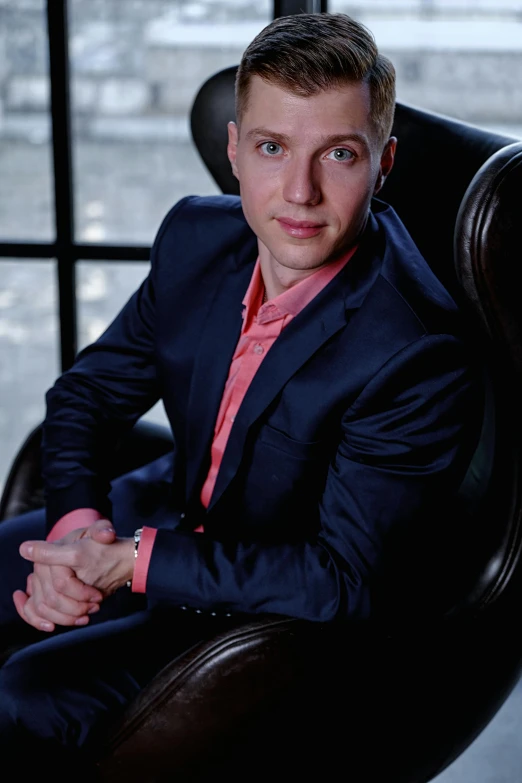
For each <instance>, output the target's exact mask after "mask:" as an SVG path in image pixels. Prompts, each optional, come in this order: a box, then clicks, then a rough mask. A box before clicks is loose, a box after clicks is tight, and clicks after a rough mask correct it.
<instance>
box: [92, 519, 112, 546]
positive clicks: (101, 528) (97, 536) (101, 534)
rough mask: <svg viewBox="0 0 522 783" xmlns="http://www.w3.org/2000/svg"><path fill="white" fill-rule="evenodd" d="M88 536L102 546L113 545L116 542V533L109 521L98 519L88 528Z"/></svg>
mask: <svg viewBox="0 0 522 783" xmlns="http://www.w3.org/2000/svg"><path fill="white" fill-rule="evenodd" d="M86 536H87V537H88V538H92V540H93V541H98V543H100V544H112V542H113V541H115V540H116V531H115V530H114V527H113V526H112V523H111V521H110V520H109V519H98V520H97V521H96V522H94V523H93V524H92V525H90V526H89V527H88V528H87V530H86Z"/></svg>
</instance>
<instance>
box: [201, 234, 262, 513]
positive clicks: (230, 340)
mask: <svg viewBox="0 0 522 783" xmlns="http://www.w3.org/2000/svg"><path fill="white" fill-rule="evenodd" d="M256 256H257V245H256V244H254V245H252V243H251V242H249V243H248V245H247V247H246V248H244V250H243V253H242V258H240V259H238V258H237V257H235V256H233V255H231V256H230V258H229V264H228V269H229V270H231V271H229V272H228V273H226V274H224V275H222V277H221V280H220V281H219V282H218V284H217V286H216V292H215V296H214V298H213V300H212V303H211V304H210V307H209V309H208V312H207V317H206V319H205V322H204V324H203V328H202V330H201V338H200V343H199V349H198V351H197V355H196V358H195V362H194V370H193V374H192V380H191V385H190V392H189V401H188V409H187V423H186V444H187V446H186V453H187V455H188V459H187V466H186V481H187V483H186V497H187V501H188V502H190V500H191V499H192V494H193V492H194V489H195V488H196V486H198V484H199V482H200V481H201V478H202V477H201V475H200V474H201V473H202V471H204V470H205V469H207V470H208V467H209V457H210V447H211V444H212V437H213V434H214V426H215V423H216V419H217V414H218V411H219V405H220V403H221V398H222V395H223V390H224V387H225V383H226V380H227V377H228V372H229V369H230V363H231V361H232V356H233V355H234V351H235V348H236V345H237V341H238V339H239V335H240V332H241V325H242V315H241V314H242V306H241V304H242V301H243V297H244V295H245V292H246V289H247V288H248V284H249V282H250V278H251V276H252V271H253V268H254V262H255V259H256Z"/></svg>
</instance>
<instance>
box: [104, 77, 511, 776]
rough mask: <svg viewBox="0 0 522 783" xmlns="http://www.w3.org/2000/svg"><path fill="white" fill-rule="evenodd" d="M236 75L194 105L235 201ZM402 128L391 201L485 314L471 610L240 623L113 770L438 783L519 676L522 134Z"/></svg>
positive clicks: (186, 677) (465, 598) (209, 648)
mask: <svg viewBox="0 0 522 783" xmlns="http://www.w3.org/2000/svg"><path fill="white" fill-rule="evenodd" d="M235 70H236V69H235V68H228V69H226V70H224V71H222V72H220V73H218V74H216V75H215V76H213V77H211V78H210V79H209V80H208V81H207V82H206V83H205V84H204V85H203V87H202V88H201V89H200V91H199V92H198V94H197V96H196V99H195V101H194V104H193V109H192V114H191V123H192V132H193V137H194V141H195V143H196V146H197V148H198V149H199V152H200V154H201V156H202V158H203V161H204V162H205V164H206V165H207V167H208V170H209V171H210V173H211V174H212V176H213V177H214V179H215V181H216V182H217V184H218V186H219V187H220V188H221V190H222V191H223V192H226V193H237V192H238V188H237V182H236V180H235V179H234V178H233V176H232V174H231V172H230V167H229V164H228V161H227V158H226V123H227V121H228V120H230V119H233V118H234V95H233V93H234V77H235ZM395 134H396V135H397V136H398V137H399V151H398V154H397V163H396V167H395V169H394V171H393V172H392V175H391V176H390V178H389V180H388V182H387V183H386V186H385V189H384V190H383V193H382V197H383V199H384V200H386V201H389V202H390V203H391V204H392V205H393V206H394V207H395V208H396V210H397V212H398V214H399V215H400V217H402V219H403V220H404V222H405V224H406V226H407V227H408V229H409V230H410V232H411V234H412V236H413V237H414V239H415V240H416V242H417V244H418V245H419V247H420V249H421V251H422V252H423V253H424V255H425V257H426V259H427V260H428V262H429V263H430V264H431V265H432V267H433V269H434V271H435V272H436V274H438V275H439V277H440V278H441V279H442V280H443V281H444V282H445V284H446V285H447V286H448V288H449V289H450V290H451V291H452V293H454V295H456V296H457V298H459V299H461V301H462V304H463V306H465V307H467V308H468V309H469V317H470V323H471V324H472V326H473V328H474V329H475V330H476V343H477V347H479V348H480V350H481V352H482V353H483V355H484V358H485V362H484V366H485V369H487V370H488V374H487V378H486V381H487V382H486V384H485V385H486V389H487V391H488V400H489V403H488V405H487V406H486V411H487V415H486V416H485V419H484V422H485V426H484V437H483V438H482V439H481V444H480V446H479V449H477V454H476V460H474V461H473V463H472V466H471V468H472V469H473V470H472V469H470V473H471V476H470V478H471V482H470V484H471V485H472V484H473V479H475V484H476V485H480V484H481V482H482V481H483V479H482V476H483V475H484V474H485V473H488V474H490V480H489V481H488V483H487V486H486V487H485V488H482V491H481V502H480V504H478V506H476V507H475V509H474V514H473V520H472V522H473V526H472V527H471V528H468V530H469V536H468V539H467V541H464V544H465V545H466V551H465V552H462V550H460V555H461V557H460V562H461V564H462V571H463V574H464V577H465V579H464V583H463V584H464V588H465V589H464V590H463V591H462V594H461V600H460V603H459V604H458V606H456V607H455V609H460V611H454V612H453V613H451V614H450V615H449V616H447V617H445V618H444V619H443V621H442V622H441V623H432V624H431V625H429V626H427V627H425V628H421V629H420V630H419V628H418V627H415V628H413V630H412V632H411V633H410V634H409V635H402V634H390V635H386V636H385V637H383V636H382V635H380V634H378V638H377V639H374V638H373V636H372V633H370V635H369V638H366V636H365V633H364V632H361V629H358V630H359V633H358V631H357V630H355V629H354V628H351V629H347V633H346V637H345V634H344V630H343V629H342V628H339V626H337V625H336V624H332V625H330V626H328V625H327V624H325V625H322V624H306V623H304V622H303V621H298V620H292V619H289V618H280V617H279V618H277V617H270V616H265V617H263V616H261V617H259V618H256V619H255V620H252V621H250V622H241V621H239V625H238V626H237V628H232V629H231V630H229V631H227V632H224V633H223V634H222V635H220V636H219V637H216V638H214V639H211V640H208V641H207V642H205V643H202V644H200V645H196V646H195V647H194V648H193V649H191V650H189V651H188V652H187V653H186V654H185V655H182V656H180V657H179V658H177V659H176V660H175V661H173V662H172V664H171V665H170V666H169V667H167V668H166V669H165V670H164V671H163V672H162V673H161V674H160V675H158V677H157V678H156V679H155V680H154V681H153V682H152V683H151V685H150V686H148V688H146V689H145V690H144V691H143V693H142V694H141V696H140V698H139V699H138V700H137V702H136V704H134V705H133V706H131V709H130V710H129V712H128V713H127V715H126V716H124V718H123V720H122V725H121V727H120V730H119V732H117V733H116V734H115V735H113V743H112V745H111V746H110V748H109V750H108V754H107V756H106V758H105V759H104V760H102V761H101V768H102V770H104V771H105V773H106V776H105V777H104V778H103V779H104V780H107V781H109V780H110V781H112V780H114V781H117V780H122V779H125V780H129V781H132V780H136V781H137V780H143V778H144V777H146V778H147V779H148V777H150V776H151V775H152V776H154V774H155V772H157V774H158V777H157V778H156V777H154V779H161V780H163V779H174V778H176V779H182V780H188V779H190V780H194V781H204V780H205V781H206V780H208V779H209V777H210V776H213V777H215V776H216V773H217V774H218V776H219V772H220V771H221V772H222V776H223V777H225V778H226V780H228V781H231V782H232V781H236V780H237V781H239V779H241V780H243V779H244V777H245V776H246V777H248V779H249V780H255V781H265V780H266V779H267V778H269V777H274V776H276V778H277V779H283V777H285V778H286V777H289V776H292V777H296V776H297V777H302V778H303V779H312V778H315V777H317V778H318V779H319V778H320V777H321V778H324V777H327V778H329V777H333V776H334V775H335V774H339V770H340V769H342V770H344V771H345V773H346V776H347V777H349V778H351V779H354V780H372V781H373V780H393V781H396V782H397V783H426V781H430V780H432V779H433V778H434V777H435V776H436V775H438V774H439V773H440V772H441V771H442V770H443V769H444V768H445V767H446V766H447V765H448V764H449V763H451V761H453V760H454V759H455V758H456V757H457V756H458V755H459V754H460V753H461V752H462V751H463V750H464V749H465V748H466V747H467V746H468V745H469V744H470V742H472V740H473V739H474V738H475V737H476V736H477V734H478V733H479V732H480V731H481V730H482V729H483V728H484V727H485V726H486V725H487V723H488V722H489V721H490V720H491V718H492V717H493V715H494V714H495V712H496V711H497V710H498V708H499V707H500V706H501V704H502V703H503V701H504V700H505V698H506V697H507V695H508V694H509V692H510V690H511V689H512V688H513V686H514V684H515V683H516V681H517V679H518V676H519V672H520V668H521V662H522V644H521V642H520V638H519V637H520V634H519V632H518V623H519V616H520V603H521V600H520V595H521V592H520V589H521V587H522V585H521V584H520V582H521V579H522V564H521V562H520V552H521V549H522V527H521V516H522V515H521V509H522V495H521V492H520V464H521V454H522V446H521V444H522V426H521V422H520V414H519V409H520V402H519V401H520V399H522V318H521V314H520V308H519V305H518V291H517V288H516V283H517V272H516V262H517V258H518V252H519V251H518V242H517V240H518V235H517V229H518V221H517V218H518V217H519V214H520V212H521V209H520V205H521V200H522V196H521V194H522V142H520V143H515V142H514V140H513V139H509V138H506V137H503V136H500V135H497V134H493V133H488V132H487V131H483V130H481V129H478V128H473V127H470V126H467V125H464V124H462V123H458V122H455V121H453V120H450V119H447V118H445V117H440V116H437V115H433V114H430V113H429V112H424V111H420V110H418V109H415V108H413V107H410V106H402V105H398V106H397V113H396V119H395ZM475 463H476V464H475ZM475 468H476V470H475ZM474 472H475V475H473V473H474ZM451 543H452V542H451ZM439 576H440V579H441V580H444V578H445V574H440V575H439ZM347 738H349V741H348V744H347ZM260 748H262V752H261V753H259V749H260ZM252 762H253V763H252Z"/></svg>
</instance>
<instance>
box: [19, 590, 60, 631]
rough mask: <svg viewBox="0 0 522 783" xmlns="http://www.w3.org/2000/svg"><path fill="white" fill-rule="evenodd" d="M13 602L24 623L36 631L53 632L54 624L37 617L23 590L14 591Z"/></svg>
mask: <svg viewBox="0 0 522 783" xmlns="http://www.w3.org/2000/svg"><path fill="white" fill-rule="evenodd" d="M13 602H14V605H15V609H16V611H17V612H18V614H19V615H20V617H21V618H22V620H23V621H24V622H26V623H27V624H28V625H32V626H33V628H36V629H37V630H38V631H47V632H50V631H54V628H55V626H54V624H53V623H52V622H49V621H48V620H45V619H43V618H42V617H38V616H37V615H36V614H35V613H34V611H33V610H32V607H31V604H30V599H29V597H28V596H27V595H26V594H25V593H24V591H23V590H15V592H14V593H13Z"/></svg>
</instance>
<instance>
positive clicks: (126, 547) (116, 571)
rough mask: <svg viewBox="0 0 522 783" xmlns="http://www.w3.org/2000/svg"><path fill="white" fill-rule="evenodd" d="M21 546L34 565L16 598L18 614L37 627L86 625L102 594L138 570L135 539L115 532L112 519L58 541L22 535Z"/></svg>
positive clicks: (117, 585) (22, 551)
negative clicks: (25, 537)
mask: <svg viewBox="0 0 522 783" xmlns="http://www.w3.org/2000/svg"><path fill="white" fill-rule="evenodd" d="M19 551H20V554H21V556H22V557H23V558H25V559H26V560H31V561H32V562H33V563H34V571H33V573H32V574H30V575H29V577H28V579H27V586H26V590H25V592H24V591H23V590H16V591H15V592H14V593H13V601H14V604H15V607H16V611H17V612H18V614H19V615H20V617H21V618H22V619H23V620H25V622H26V623H28V624H29V625H32V626H33V627H34V628H37V629H38V630H39V631H54V629H55V627H56V626H57V625H64V626H74V625H75V626H82V625H87V623H88V622H89V615H91V614H93V613H95V612H97V611H98V610H99V608H100V604H101V602H102V601H103V599H104V598H106V597H107V596H109V595H111V594H112V593H114V592H115V591H116V590H117V589H118V588H119V587H122V586H123V585H125V584H126V583H127V581H128V580H129V579H132V576H133V572H134V541H133V540H132V539H131V538H117V537H116V532H115V530H114V528H113V526H112V524H111V523H110V521H109V520H108V519H100V520H98V521H97V522H95V523H94V524H92V525H90V526H89V527H84V528H80V529H78V530H72V531H71V532H70V533H68V534H67V535H66V536H64V537H63V538H61V539H59V540H58V541H54V542H50V541H24V543H23V544H21V546H20V550H19Z"/></svg>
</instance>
